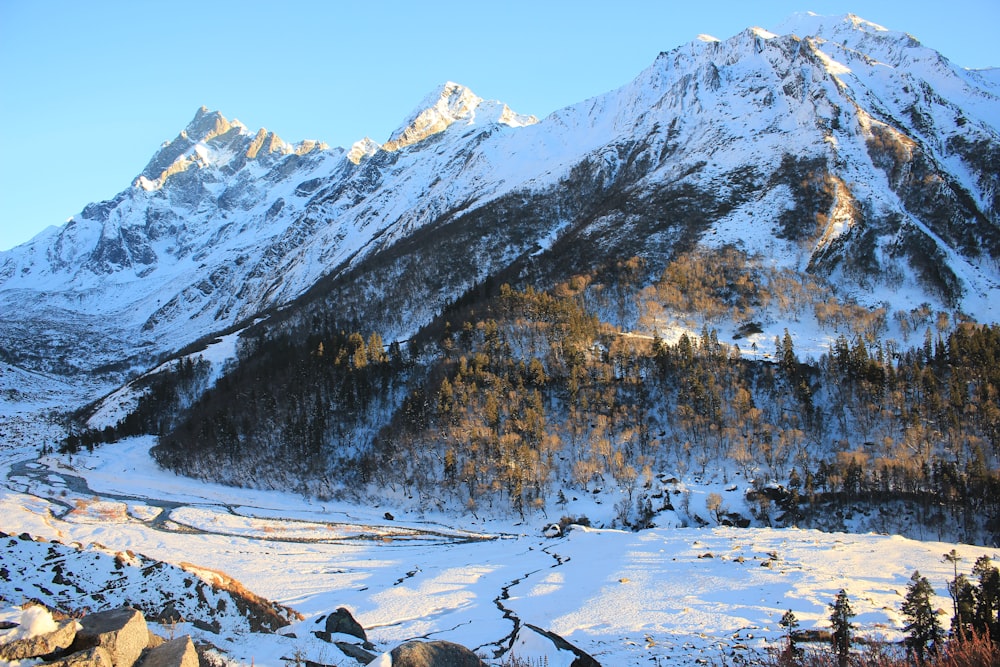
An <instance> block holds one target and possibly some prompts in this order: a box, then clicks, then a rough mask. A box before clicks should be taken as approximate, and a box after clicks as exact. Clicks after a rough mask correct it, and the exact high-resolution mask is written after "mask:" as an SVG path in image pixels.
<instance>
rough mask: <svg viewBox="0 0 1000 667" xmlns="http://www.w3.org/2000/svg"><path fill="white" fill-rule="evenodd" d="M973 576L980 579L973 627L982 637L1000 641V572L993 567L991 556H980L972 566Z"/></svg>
mask: <svg viewBox="0 0 1000 667" xmlns="http://www.w3.org/2000/svg"><path fill="white" fill-rule="evenodd" d="M972 574H974V575H975V576H976V577H977V578H978V579H979V590H978V591H976V613H975V616H974V617H973V620H972V625H973V627H974V628H975V630H976V632H978V633H979V634H980V635H986V636H988V637H989V638H990V639H992V640H993V641H997V640H1000V621H998V620H997V615H998V613H1000V570H997V568H996V566H995V565H993V563H992V561H991V560H990V557H989V556H985V555H984V556H980V557H979V558H977V559H976V563H975V565H973V566H972Z"/></svg>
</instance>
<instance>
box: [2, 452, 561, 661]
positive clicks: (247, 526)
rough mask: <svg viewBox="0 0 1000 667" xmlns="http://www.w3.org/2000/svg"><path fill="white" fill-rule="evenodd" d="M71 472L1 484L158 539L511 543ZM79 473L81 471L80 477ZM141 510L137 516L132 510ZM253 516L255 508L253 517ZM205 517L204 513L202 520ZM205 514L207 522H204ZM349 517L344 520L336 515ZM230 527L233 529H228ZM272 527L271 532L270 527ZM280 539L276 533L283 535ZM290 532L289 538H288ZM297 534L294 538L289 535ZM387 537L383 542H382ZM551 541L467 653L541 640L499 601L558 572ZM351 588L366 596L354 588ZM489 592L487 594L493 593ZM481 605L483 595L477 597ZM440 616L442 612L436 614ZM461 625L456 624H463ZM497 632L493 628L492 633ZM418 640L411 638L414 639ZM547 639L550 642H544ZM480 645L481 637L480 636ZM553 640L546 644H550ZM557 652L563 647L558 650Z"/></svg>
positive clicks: (59, 514)
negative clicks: (101, 511) (122, 485)
mask: <svg viewBox="0 0 1000 667" xmlns="http://www.w3.org/2000/svg"><path fill="white" fill-rule="evenodd" d="M77 472H78V471H77V470H75V469H72V468H69V467H66V466H65V465H63V464H56V465H55V466H53V465H52V464H48V465H46V464H44V463H42V462H40V461H38V460H35V459H26V460H20V461H16V462H13V463H11V464H9V470H8V473H7V475H6V479H5V480H4V482H5V485H6V486H7V487H8V488H10V489H11V490H12V491H15V492H18V493H24V494H27V495H30V496H33V497H35V498H38V499H40V500H42V501H45V502H47V503H49V505H50V507H51V510H50V511H51V513H52V515H53V516H54V517H55V518H56V519H58V520H62V521H73V520H74V518H75V516H74V512H79V511H80V507H81V504H83V505H86V504H95V503H119V504H124V505H125V506H127V507H129V508H130V509H129V512H128V520H129V521H130V522H138V523H141V524H143V525H145V526H146V527H147V528H149V529H150V530H153V531H158V532H161V533H171V534H177V533H184V534H189V535H193V536H222V537H231V538H239V539H246V540H255V541H260V542H286V543H313V544H330V545H354V546H357V545H359V544H366V543H367V544H371V543H373V542H377V543H379V545H380V546H382V545H383V544H384V545H385V546H390V547H392V546H407V545H419V546H423V547H431V548H436V547H443V548H448V547H454V546H457V545H463V544H472V543H478V542H490V541H495V540H505V539H513V538H516V537H517V536H515V535H508V534H478V533H474V532H468V531H461V530H453V529H447V528H444V527H441V526H438V525H436V524H435V525H434V527H433V528H430V527H427V528H425V527H415V526H413V525H412V523H413V522H406V523H405V524H404V523H399V524H396V523H395V522H393V521H389V520H387V521H386V523H384V524H373V523H369V522H365V521H364V520H358V521H356V522H355V521H335V522H328V521H326V520H325V518H324V520H323V521H308V520H304V519H299V518H288V517H284V516H280V513H279V512H278V511H277V510H273V509H266V508H256V507H252V506H248V505H239V504H229V503H226V502H220V501H217V500H216V501H212V500H208V499H206V500H205V501H204V502H201V501H190V502H185V501H181V500H167V499H163V498H156V497H150V496H144V495H132V494H125V493H115V492H110V491H97V490H95V489H93V488H92V487H91V486H90V484H89V482H88V480H87V479H86V478H85V477H83V476H81V474H77ZM83 474H85V473H83ZM136 506H141V507H143V508H144V511H142V512H138V513H137V512H135V511H133V510H132V508H134V507H136ZM254 510H258V511H257V512H255V511H254ZM206 513H207V514H206ZM206 516H208V517H209V519H211V520H209V519H206ZM344 516H345V518H347V519H350V518H352V517H350V516H349V515H347V514H346V513H345V514H344ZM226 517H231V518H232V519H231V521H232V522H233V523H227V520H226ZM217 518H222V519H223V521H221V525H218V524H216V523H215V522H216V520H217ZM234 526H235V527H234ZM275 526H277V527H278V528H275ZM283 533H284V534H283ZM289 533H291V534H289ZM295 533H298V534H295ZM387 536H389V537H390V538H391V539H387ZM557 545H558V542H553V543H552V544H550V545H549V546H545V547H543V548H541V549H540V550H539V551H541V552H543V553H545V554H546V555H547V556H549V557H550V558H551V559H552V563H551V564H550V565H549V566H547V567H539V568H536V569H533V570H531V571H528V572H525V573H524V574H521V575H520V576H518V577H516V578H513V579H510V580H508V581H506V582H504V583H503V584H502V585H501V586H500V589H499V593H497V594H496V595H495V597H493V599H492V604H493V605H494V606H495V607H496V609H497V610H498V611H499V613H500V615H501V617H502V618H503V619H504V621H505V624H507V623H509V628H510V630H509V632H506V633H505V634H503V635H502V636H500V637H499V638H498V639H495V640H489V641H486V642H484V643H481V644H480V645H479V646H477V647H475V648H474V649H473V650H475V651H477V652H478V651H484V652H487V651H488V652H490V653H492V654H493V656H494V657H495V658H500V657H502V656H504V655H506V654H508V653H509V652H510V651H511V649H512V648H513V647H514V644H515V641H516V640H517V638H518V635H519V633H521V632H522V630H523V629H524V628H525V627H528V628H530V629H531V630H532V631H535V632H538V633H539V634H541V635H542V636H547V635H546V634H545V631H544V630H542V629H541V628H538V627H536V626H533V625H531V624H530V623H527V622H525V621H524V620H522V618H521V617H520V616H519V614H518V613H517V611H516V610H515V609H513V608H512V607H510V606H509V605H508V604H507V603H508V601H509V600H510V599H511V597H512V595H511V591H512V589H514V588H516V587H518V586H521V585H524V584H525V583H526V582H528V581H529V580H531V579H532V578H533V577H537V576H538V575H539V574H540V573H543V572H547V571H549V570H551V569H553V568H559V567H561V566H562V565H563V564H564V563H566V562H567V561H568V560H569V559H568V558H566V557H563V556H560V555H559V554H558V553H556V552H554V551H553V549H554V548H555V547H557ZM421 572H422V570H421V567H420V565H416V566H414V567H411V568H408V569H407V570H406V571H405V573H404V574H402V575H400V576H398V577H397V578H396V579H395V581H393V582H391V583H392V586H400V585H402V584H404V583H408V582H409V581H410V580H411V579H413V578H414V577H416V576H417V575H418V574H421ZM358 590H362V591H363V590H367V586H366V587H365V588H361V589H358ZM494 590H495V589H494ZM479 596H480V597H479V599H481V601H482V604H486V600H487V599H488V598H487V597H485V596H483V594H481V593H480V594H479ZM442 611H444V612H446V611H447V610H442ZM467 622H468V621H466V622H463V623H460V624H459V625H464V624H466V623H467ZM392 625H395V624H392ZM454 629H456V628H446V627H439V628H435V629H434V630H433V631H431V632H428V633H426V634H424V635H420V636H419V638H423V639H428V638H431V636H441V635H445V636H447V635H448V633H449V632H450V631H452V630H454ZM497 630H500V628H499V627H498V628H497ZM414 638H418V637H414ZM548 638H549V639H553V638H552V637H548ZM484 639H485V638H484ZM553 641H554V640H553ZM560 648H562V649H565V648H566V647H565V646H563V647H560Z"/></svg>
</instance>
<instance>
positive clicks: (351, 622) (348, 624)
mask: <svg viewBox="0 0 1000 667" xmlns="http://www.w3.org/2000/svg"><path fill="white" fill-rule="evenodd" d="M324 629H325V631H326V632H325V635H326V636H325V637H322V639H326V641H330V639H329V638H330V636H332V635H335V634H344V635H351V636H352V637H357V638H358V639H360V640H361V641H365V642H366V641H368V635H367V634H366V633H365V629H364V628H363V627H361V624H360V623H358V622H357V620H355V618H354V616H352V615H351V612H350V611H348V610H347V609H345V608H344V607H338V608H337V611H335V612H333V613H332V614H330V615H329V616H327V617H326V624H325V626H324Z"/></svg>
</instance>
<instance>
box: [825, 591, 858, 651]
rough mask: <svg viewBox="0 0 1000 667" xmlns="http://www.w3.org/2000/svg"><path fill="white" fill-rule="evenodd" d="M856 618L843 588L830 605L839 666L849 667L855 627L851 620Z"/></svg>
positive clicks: (834, 648)
mask: <svg viewBox="0 0 1000 667" xmlns="http://www.w3.org/2000/svg"><path fill="white" fill-rule="evenodd" d="M855 616H856V614H855V612H854V610H853V609H851V602H850V600H849V599H848V597H847V591H845V590H844V589H843V588H841V589H840V592H839V593H837V597H836V598H835V599H834V601H833V602H832V603H831V604H830V623H831V624H832V625H833V637H832V639H833V650H834V651H836V653H837V664H838V665H839V666H840V667H847V665H848V663H849V661H850V657H851V634H852V631H853V626H852V625H851V619H852V618H854V617H855Z"/></svg>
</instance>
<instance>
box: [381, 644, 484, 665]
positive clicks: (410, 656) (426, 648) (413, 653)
mask: <svg viewBox="0 0 1000 667" xmlns="http://www.w3.org/2000/svg"><path fill="white" fill-rule="evenodd" d="M389 657H391V658H392V663H391V664H392V667H486V663H485V662H483V661H482V660H480V659H479V658H478V657H477V656H476V654H475V653H473V652H472V651H470V650H469V649H467V648H465V647H464V646H462V645H461V644H454V643H452V642H446V641H433V642H419V641H412V642H406V643H405V644H400V645H399V646H397V647H396V648H394V649H392V651H390V652H389Z"/></svg>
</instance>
